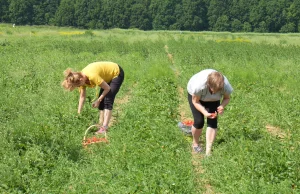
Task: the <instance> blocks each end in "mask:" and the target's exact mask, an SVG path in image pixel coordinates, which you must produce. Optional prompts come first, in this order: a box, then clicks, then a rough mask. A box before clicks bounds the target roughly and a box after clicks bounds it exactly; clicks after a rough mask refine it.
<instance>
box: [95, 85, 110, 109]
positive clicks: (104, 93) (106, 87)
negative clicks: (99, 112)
mask: <svg viewBox="0 0 300 194" xmlns="http://www.w3.org/2000/svg"><path fill="white" fill-rule="evenodd" d="M100 87H101V88H102V89H103V92H102V94H101V95H100V96H99V98H98V99H97V100H96V101H95V102H94V103H93V105H92V106H93V107H94V108H97V107H98V106H99V104H100V102H101V101H102V100H103V99H104V97H105V96H106V94H107V93H108V92H109V91H110V86H109V85H108V84H107V83H106V82H105V81H103V82H102V83H101V84H100Z"/></svg>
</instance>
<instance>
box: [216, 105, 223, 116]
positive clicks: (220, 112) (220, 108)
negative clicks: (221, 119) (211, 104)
mask: <svg viewBox="0 0 300 194" xmlns="http://www.w3.org/2000/svg"><path fill="white" fill-rule="evenodd" d="M217 111H218V113H219V114H220V115H222V114H223V112H224V107H223V106H219V107H218V108H217Z"/></svg>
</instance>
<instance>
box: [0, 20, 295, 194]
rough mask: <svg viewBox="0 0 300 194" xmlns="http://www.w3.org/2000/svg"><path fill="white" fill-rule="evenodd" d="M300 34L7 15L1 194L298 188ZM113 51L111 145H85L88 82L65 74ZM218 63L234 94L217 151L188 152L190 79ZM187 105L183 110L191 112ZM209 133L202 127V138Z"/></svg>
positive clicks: (2, 28)
mask: <svg viewBox="0 0 300 194" xmlns="http://www.w3.org/2000/svg"><path fill="white" fill-rule="evenodd" d="M298 39H299V35H297V34H292V35H287V34H285V35H280V34H231V33H212V32H200V33H195V32H167V31H160V32H142V31H137V30H120V29H113V30H106V31H85V30H78V29H73V28H55V27H38V26H25V27H22V26H17V27H15V28H13V27H12V26H10V25H5V24H1V25H0V55H1V57H0V64H1V72H2V74H3V75H5V76H1V81H0V89H1V96H0V97H1V108H2V112H1V113H0V117H1V121H0V124H1V125H0V129H1V130H0V139H1V140H0V142H1V143H0V153H1V155H2V156H3V157H2V158H1V159H0V166H1V168H0V169H1V170H0V177H1V178H0V191H1V192H2V193H204V192H206V193H297V192H299V187H300V185H299V182H300V181H299V177H300V175H299V173H300V164H299V160H298V158H299V147H300V143H299V142H300V140H299V139H300V138H299V123H300V122H299V111H298V110H299V109H300V107H299V106H300V103H299V99H300V98H299V97H300V96H299V95H300V90H299V87H298V81H299V72H298V71H297V69H298V68H299V64H300V63H299V62H300V57H299V54H298V53H299V51H300V48H299V42H298ZM101 60H110V61H114V62H117V63H119V64H120V65H121V66H122V67H123V68H124V70H125V74H126V75H125V77H126V78H125V82H124V85H123V86H122V89H121V91H120V93H119V94H118V101H117V104H116V107H115V112H114V115H113V116H114V117H115V121H114V123H113V125H112V127H111V130H110V132H109V134H108V136H109V141H110V143H109V144H107V145H95V146H91V147H90V148H89V149H88V150H86V149H84V148H83V147H82V146H81V141H82V137H83V135H84V132H85V130H86V128H87V127H88V126H90V125H92V124H94V123H97V122H98V112H97V110H95V109H92V108H91V99H93V98H94V96H95V92H96V91H95V90H93V89H90V90H88V98H87V99H88V100H87V103H86V105H85V108H84V111H83V113H82V114H81V115H77V114H76V111H77V103H78V92H77V91H74V92H72V93H68V92H65V91H63V89H62V88H61V86H60V83H61V81H62V79H63V76H62V72H63V71H64V70H65V69H66V68H68V67H71V68H73V69H75V70H81V69H82V68H83V67H84V66H85V65H87V64H88V63H90V62H93V61H101ZM204 68H215V69H218V70H220V71H221V72H223V73H224V74H225V75H226V77H227V78H228V79H229V80H230V82H231V84H232V86H233V88H234V93H233V94H232V100H231V103H230V104H229V105H228V107H227V108H226V111H225V114H224V115H223V116H222V117H220V121H219V123H220V124H219V126H220V128H219V134H218V136H217V140H216V143H215V145H214V152H213V156H212V157H210V158H206V159H203V158H202V157H201V156H194V155H192V154H191V152H190V143H191V139H190V138H188V137H185V136H184V135H183V134H181V132H180V131H179V130H178V128H177V126H176V124H177V122H178V121H179V120H180V119H181V118H182V117H183V116H184V117H186V118H188V117H190V116H191V115H190V112H189V109H188V107H187V103H186V100H185V96H186V91H185V88H186V84H187V82H188V79H189V78H190V77H191V76H192V75H193V74H195V73H197V72H198V71H200V70H201V69H204ZM183 114H184V115H183ZM204 137H205V134H203V135H202V141H203V143H205V142H204V141H205V140H204Z"/></svg>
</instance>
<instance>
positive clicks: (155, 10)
mask: <svg viewBox="0 0 300 194" xmlns="http://www.w3.org/2000/svg"><path fill="white" fill-rule="evenodd" d="M180 2H181V0H173V1H172V0H165V1H161V0H152V1H151V5H150V10H151V15H152V18H153V23H152V25H153V29H155V30H169V29H170V26H175V23H176V22H177V21H176V17H175V10H176V5H177V4H179V5H180Z"/></svg>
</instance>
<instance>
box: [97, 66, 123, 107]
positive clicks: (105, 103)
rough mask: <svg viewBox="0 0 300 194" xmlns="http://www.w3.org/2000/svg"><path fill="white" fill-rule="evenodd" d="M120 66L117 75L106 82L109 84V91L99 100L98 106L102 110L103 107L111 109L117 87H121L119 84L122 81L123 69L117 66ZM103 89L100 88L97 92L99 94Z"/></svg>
mask: <svg viewBox="0 0 300 194" xmlns="http://www.w3.org/2000/svg"><path fill="white" fill-rule="evenodd" d="M119 68H120V73H119V75H118V77H116V78H114V79H113V80H111V82H109V83H107V84H108V85H109V86H110V91H109V92H108V93H107V94H106V96H105V97H104V99H103V100H102V101H101V102H100V105H99V107H98V109H99V110H104V109H108V110H112V109H113V106H114V101H115V97H116V95H117V93H118V92H119V89H120V88H121V85H122V83H123V81H124V77H125V74H124V71H123V69H122V68H121V67H120V66H119ZM103 91H104V90H103V89H102V88H101V89H100V92H99V96H101V94H102V93H103Z"/></svg>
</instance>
